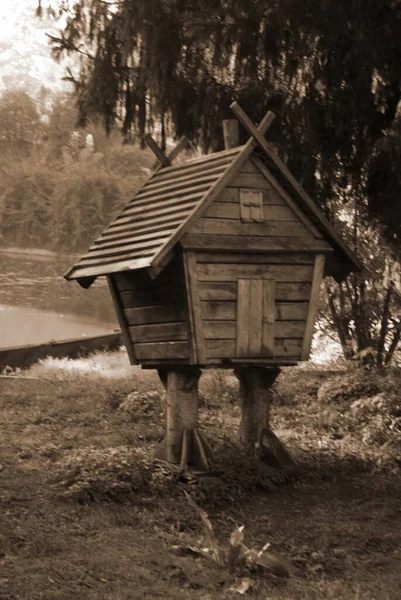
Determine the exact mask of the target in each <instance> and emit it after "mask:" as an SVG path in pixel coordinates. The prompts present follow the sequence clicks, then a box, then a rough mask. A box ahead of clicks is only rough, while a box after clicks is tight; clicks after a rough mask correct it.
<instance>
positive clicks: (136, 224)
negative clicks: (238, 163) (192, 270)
mask: <svg viewBox="0 0 401 600" xmlns="http://www.w3.org/2000/svg"><path fill="white" fill-rule="evenodd" d="M242 149H243V147H242V146H239V147H237V148H233V149H231V150H225V151H223V152H216V153H215V154H210V155H207V156H203V157H201V158H197V159H192V160H189V161H186V162H185V163H181V164H178V165H173V166H170V167H165V168H163V169H160V170H159V171H157V172H156V173H154V174H153V175H152V176H151V177H150V179H148V181H147V182H146V183H145V185H144V186H143V187H142V188H140V189H139V190H138V192H137V193H136V194H135V196H134V197H133V199H132V200H131V201H130V202H129V203H128V204H127V206H126V207H125V208H124V210H123V211H122V213H121V214H120V215H119V216H118V217H117V218H116V219H115V220H114V221H113V222H112V223H111V224H110V225H109V226H108V227H107V228H106V229H105V230H104V231H103V233H102V234H101V235H100V236H99V238H98V239H97V240H96V241H95V242H94V243H93V245H92V246H91V247H90V248H89V250H88V252H87V253H86V254H84V255H83V256H82V257H81V258H80V260H79V261H78V262H77V263H76V264H75V265H74V266H73V267H72V268H71V269H70V270H69V271H67V273H66V274H65V277H66V279H81V278H86V277H90V278H93V277H97V276H98V275H105V274H107V273H115V272H118V271H124V270H131V269H140V268H144V267H150V266H151V265H152V262H153V261H154V259H155V257H156V256H157V254H158V253H159V251H160V250H161V248H163V246H164V245H165V244H166V242H167V241H168V240H169V239H170V237H171V236H172V234H173V233H174V232H175V231H176V230H177V229H178V228H179V227H180V225H182V224H183V223H184V222H185V220H186V219H187V218H188V216H189V215H191V213H192V212H193V211H194V209H195V207H196V206H197V205H198V204H199V203H200V202H201V201H202V200H203V199H204V198H205V197H206V196H207V195H208V193H209V191H210V189H211V188H212V187H213V186H214V185H215V184H216V182H217V181H219V180H220V179H221V178H222V177H223V176H224V174H225V173H226V171H227V170H228V168H229V167H230V165H231V164H232V163H233V161H234V160H235V158H236V157H237V156H238V155H239V154H240V152H241V150H242Z"/></svg>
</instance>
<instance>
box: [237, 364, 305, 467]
mask: <svg viewBox="0 0 401 600" xmlns="http://www.w3.org/2000/svg"><path fill="white" fill-rule="evenodd" d="M234 372H235V375H236V376H237V378H238V380H239V382H240V395H241V422H240V426H239V431H238V441H239V443H240V444H241V445H242V446H244V447H245V448H246V449H247V450H249V451H251V452H255V454H256V456H258V458H260V459H261V460H263V461H264V462H266V463H267V464H269V465H270V466H272V467H275V468H279V469H283V468H286V469H289V468H290V469H294V468H295V466H296V464H295V462H294V460H293V458H292V457H291V455H290V453H289V452H288V450H287V449H286V448H285V446H284V444H283V443H282V442H280V440H279V439H278V437H277V436H276V435H275V434H274V433H273V431H272V430H271V428H270V406H271V402H272V396H273V391H272V386H273V384H274V382H275V381H276V379H277V377H278V375H279V374H280V369H278V368H272V369H267V368H257V367H239V368H237V369H235V371H234Z"/></svg>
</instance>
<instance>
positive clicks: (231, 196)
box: [218, 182, 287, 207]
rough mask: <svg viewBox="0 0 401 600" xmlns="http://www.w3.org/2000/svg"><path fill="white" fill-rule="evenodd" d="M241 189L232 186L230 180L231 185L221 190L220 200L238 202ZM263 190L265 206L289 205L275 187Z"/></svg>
mask: <svg viewBox="0 0 401 600" xmlns="http://www.w3.org/2000/svg"><path fill="white" fill-rule="evenodd" d="M239 190H240V188H238V187H231V182H229V185H228V186H227V187H226V188H225V189H224V190H223V191H222V192H221V194H220V196H219V198H218V201H219V202H238V201H239ZM261 191H262V193H263V204H264V205H265V206H284V207H285V206H287V204H286V202H285V200H284V199H283V198H282V197H281V196H280V194H278V193H277V192H276V190H274V189H273V188H271V189H267V190H265V189H263V190H261Z"/></svg>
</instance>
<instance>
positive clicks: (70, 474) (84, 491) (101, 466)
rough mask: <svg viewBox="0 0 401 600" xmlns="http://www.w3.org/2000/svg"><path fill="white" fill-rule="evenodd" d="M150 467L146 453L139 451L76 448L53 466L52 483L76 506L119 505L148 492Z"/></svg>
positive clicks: (121, 448)
mask: <svg viewBox="0 0 401 600" xmlns="http://www.w3.org/2000/svg"><path fill="white" fill-rule="evenodd" d="M150 465H151V461H150V459H149V456H148V453H147V452H146V451H145V450H142V449H139V448H130V447H128V446H120V447H117V448H94V447H89V448H80V449H78V450H74V451H71V452H70V453H69V454H68V455H67V456H65V457H64V458H62V459H61V460H60V461H59V462H58V463H57V464H56V471H55V483H56V487H57V488H58V489H61V490H62V494H63V496H64V497H65V498H69V499H72V500H76V501H77V502H81V503H86V502H101V501H105V500H112V501H121V500H123V499H124V498H126V497H127V496H128V495H129V494H139V493H140V494H144V493H146V492H147V491H148V489H149V484H150V480H151V466H150Z"/></svg>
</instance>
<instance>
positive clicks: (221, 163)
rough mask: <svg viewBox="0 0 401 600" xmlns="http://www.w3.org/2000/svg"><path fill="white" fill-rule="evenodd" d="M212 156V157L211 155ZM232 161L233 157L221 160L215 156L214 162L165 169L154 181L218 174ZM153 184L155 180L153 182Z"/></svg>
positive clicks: (190, 163)
mask: <svg viewBox="0 0 401 600" xmlns="http://www.w3.org/2000/svg"><path fill="white" fill-rule="evenodd" d="M210 156H212V155H210ZM231 161H232V157H231V156H223V157H221V158H218V157H216V155H214V158H213V160H209V161H206V160H204V161H203V162H192V161H190V162H185V163H181V164H179V165H175V166H174V170H173V169H172V170H170V169H163V170H162V171H160V172H159V173H158V174H157V177H155V178H154V181H164V182H166V183H167V182H169V181H174V179H175V178H176V177H181V176H183V177H184V176H187V175H188V176H192V177H193V176H197V175H199V174H202V173H218V172H219V171H222V170H224V169H225V168H226V167H227V165H229V164H230V162H231ZM152 183H153V180H152Z"/></svg>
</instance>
